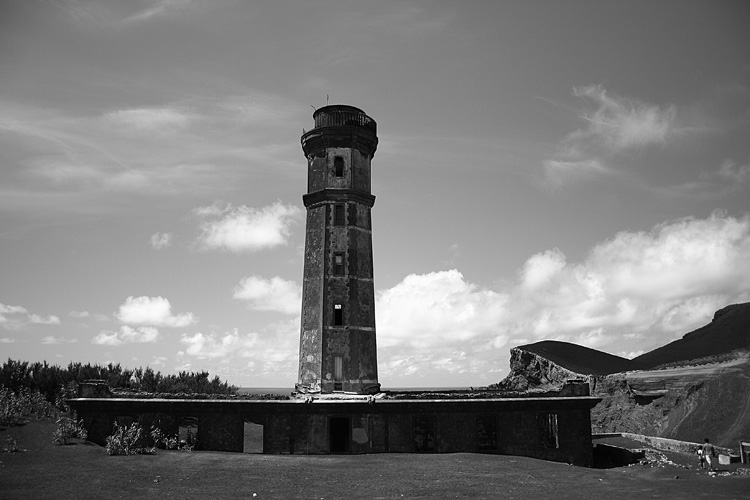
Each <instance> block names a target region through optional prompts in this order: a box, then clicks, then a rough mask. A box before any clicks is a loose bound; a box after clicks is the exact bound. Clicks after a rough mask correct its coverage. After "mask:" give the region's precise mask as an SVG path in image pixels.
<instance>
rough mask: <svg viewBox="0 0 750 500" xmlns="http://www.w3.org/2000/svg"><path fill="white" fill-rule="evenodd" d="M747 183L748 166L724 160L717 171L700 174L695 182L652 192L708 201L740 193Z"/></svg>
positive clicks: (749, 165)
mask: <svg viewBox="0 0 750 500" xmlns="http://www.w3.org/2000/svg"><path fill="white" fill-rule="evenodd" d="M748 182H750V164H744V165H740V164H738V163H737V162H735V161H734V160H731V159H725V160H724V161H723V162H722V163H721V165H720V166H719V167H718V168H717V169H714V170H710V171H705V172H702V173H701V174H700V176H699V178H698V179H697V180H694V181H690V182H685V183H682V184H677V185H673V186H667V187H662V188H655V189H654V190H655V191H656V192H658V193H659V194H664V195H667V196H682V197H690V198H703V199H710V198H713V197H717V196H722V195H726V194H729V193H732V192H737V191H740V190H742V189H744V186H745V184H747V183H748Z"/></svg>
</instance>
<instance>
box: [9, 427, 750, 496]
mask: <svg viewBox="0 0 750 500" xmlns="http://www.w3.org/2000/svg"><path fill="white" fill-rule="evenodd" d="M53 430H54V423H52V422H44V421H42V422H31V423H29V424H27V425H24V426H21V427H13V428H10V429H5V430H2V431H0V447H4V446H6V444H7V440H6V436H8V435H10V436H13V437H15V438H16V439H17V440H18V443H19V445H20V447H21V448H25V449H26V451H23V452H18V453H2V454H0V499H16V498H19V499H21V498H23V499H27V498H54V499H73V498H75V499H80V498H90V499H98V498H103V499H104V498H106V499H114V498H138V499H150V498H154V499H164V498H181V499H192V498H196V499H198V498H200V499H205V498H212V499H213V498H216V499H223V498H227V499H229V498H231V499H236V498H241V499H253V498H255V499H293V498H304V499H337V498H340V499H380V498H382V499H409V498H467V499H468V498H471V499H475V498H504V499H506V498H507V499H524V500H526V499H529V498H534V499H552V498H554V499H560V500H566V499H588V498H591V499H628V500H631V499H633V498H637V499H646V498H662V499H685V498H691V499H695V498H711V499H747V498H750V476H737V475H732V476H717V477H710V476H708V475H707V474H706V473H705V472H703V471H700V470H699V469H698V468H697V467H696V464H695V463H694V462H695V460H694V458H693V457H688V456H680V455H676V454H670V456H669V458H670V460H671V461H672V462H674V463H675V464H676V465H661V466H660V465H658V464H654V463H652V464H650V465H634V466H629V467H619V468H613V469H587V468H580V467H573V466H569V465H566V464H560V463H554V462H546V461H542V460H535V459H530V458H523V457H513V456H504V455H482V454H470V453H457V454H445V455H437V454H435V455H414V454H376V455H327V456H324V455H321V456H280V455H259V454H237V453H221V452H205V451H198V452H193V453H185V452H178V451H158V452H157V454H156V455H138V456H129V457H110V456H108V455H107V454H106V453H105V451H104V449H103V448H101V447H99V446H96V445H93V444H90V443H82V442H78V443H76V444H74V445H68V446H54V445H53V444H52V441H51V434H52V431H53ZM685 467H689V468H685ZM730 467H732V470H734V469H736V466H730ZM254 494H255V496H254Z"/></svg>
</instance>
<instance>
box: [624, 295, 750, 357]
mask: <svg viewBox="0 0 750 500" xmlns="http://www.w3.org/2000/svg"><path fill="white" fill-rule="evenodd" d="M735 349H750V302H749V303H744V304H734V305H731V306H727V307H725V308H723V309H719V310H718V311H716V313H715V314H714V318H713V320H712V321H711V323H709V324H707V325H706V326H703V327H701V328H698V329H697V330H695V331H692V332H690V333H688V334H686V335H684V336H683V337H682V338H681V339H679V340H675V341H674V342H670V343H669V344H667V345H665V346H663V347H660V348H658V349H654V350H653V351H651V352H648V353H646V354H642V355H641V356H638V357H637V358H635V359H633V361H634V362H635V363H638V364H641V365H643V366H646V367H649V368H653V367H655V366H658V365H662V364H666V363H675V362H680V361H685V360H691V359H697V358H705V357H707V356H716V355H721V354H725V353H728V352H730V351H733V350H735Z"/></svg>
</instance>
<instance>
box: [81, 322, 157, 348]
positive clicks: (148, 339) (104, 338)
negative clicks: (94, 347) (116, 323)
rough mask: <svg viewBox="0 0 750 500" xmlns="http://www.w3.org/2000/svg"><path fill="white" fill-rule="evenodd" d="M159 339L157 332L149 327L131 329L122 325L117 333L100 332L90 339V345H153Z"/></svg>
mask: <svg viewBox="0 0 750 500" xmlns="http://www.w3.org/2000/svg"><path fill="white" fill-rule="evenodd" d="M158 339H159V330H157V329H156V328H154V327H151V326H141V327H138V328H131V327H129V326H127V325H122V326H121V327H120V331H119V332H114V331H109V330H102V331H101V332H100V333H99V334H98V335H97V336H96V337H94V338H92V339H91V343H92V344H98V345H109V346H119V345H122V344H141V343H153V342H156V341H157V340H158Z"/></svg>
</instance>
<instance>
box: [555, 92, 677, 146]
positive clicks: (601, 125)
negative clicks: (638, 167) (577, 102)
mask: <svg viewBox="0 0 750 500" xmlns="http://www.w3.org/2000/svg"><path fill="white" fill-rule="evenodd" d="M573 94H574V95H575V96H577V97H581V98H583V99H586V100H589V101H591V102H593V103H594V104H595V105H596V106H597V108H596V110H595V111H594V112H593V113H591V114H586V115H584V116H582V118H583V119H584V120H586V122H587V127H585V128H583V129H579V130H576V131H575V132H573V133H571V134H570V135H569V136H568V137H567V139H566V141H568V142H578V141H593V142H595V143H596V144H598V145H603V146H605V147H607V148H609V149H610V150H612V151H620V150H624V149H630V148H642V147H644V146H648V145H653V144H663V143H665V142H666V141H667V139H668V138H669V136H670V134H673V133H674V132H675V118H676V116H677V108H676V106H674V105H672V104H667V105H665V106H659V105H654V104H647V103H644V102H642V101H639V100H636V99H627V98H624V97H620V96H618V95H616V94H608V93H607V90H606V89H605V88H604V87H603V86H602V85H584V86H580V87H575V88H574V89H573Z"/></svg>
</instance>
